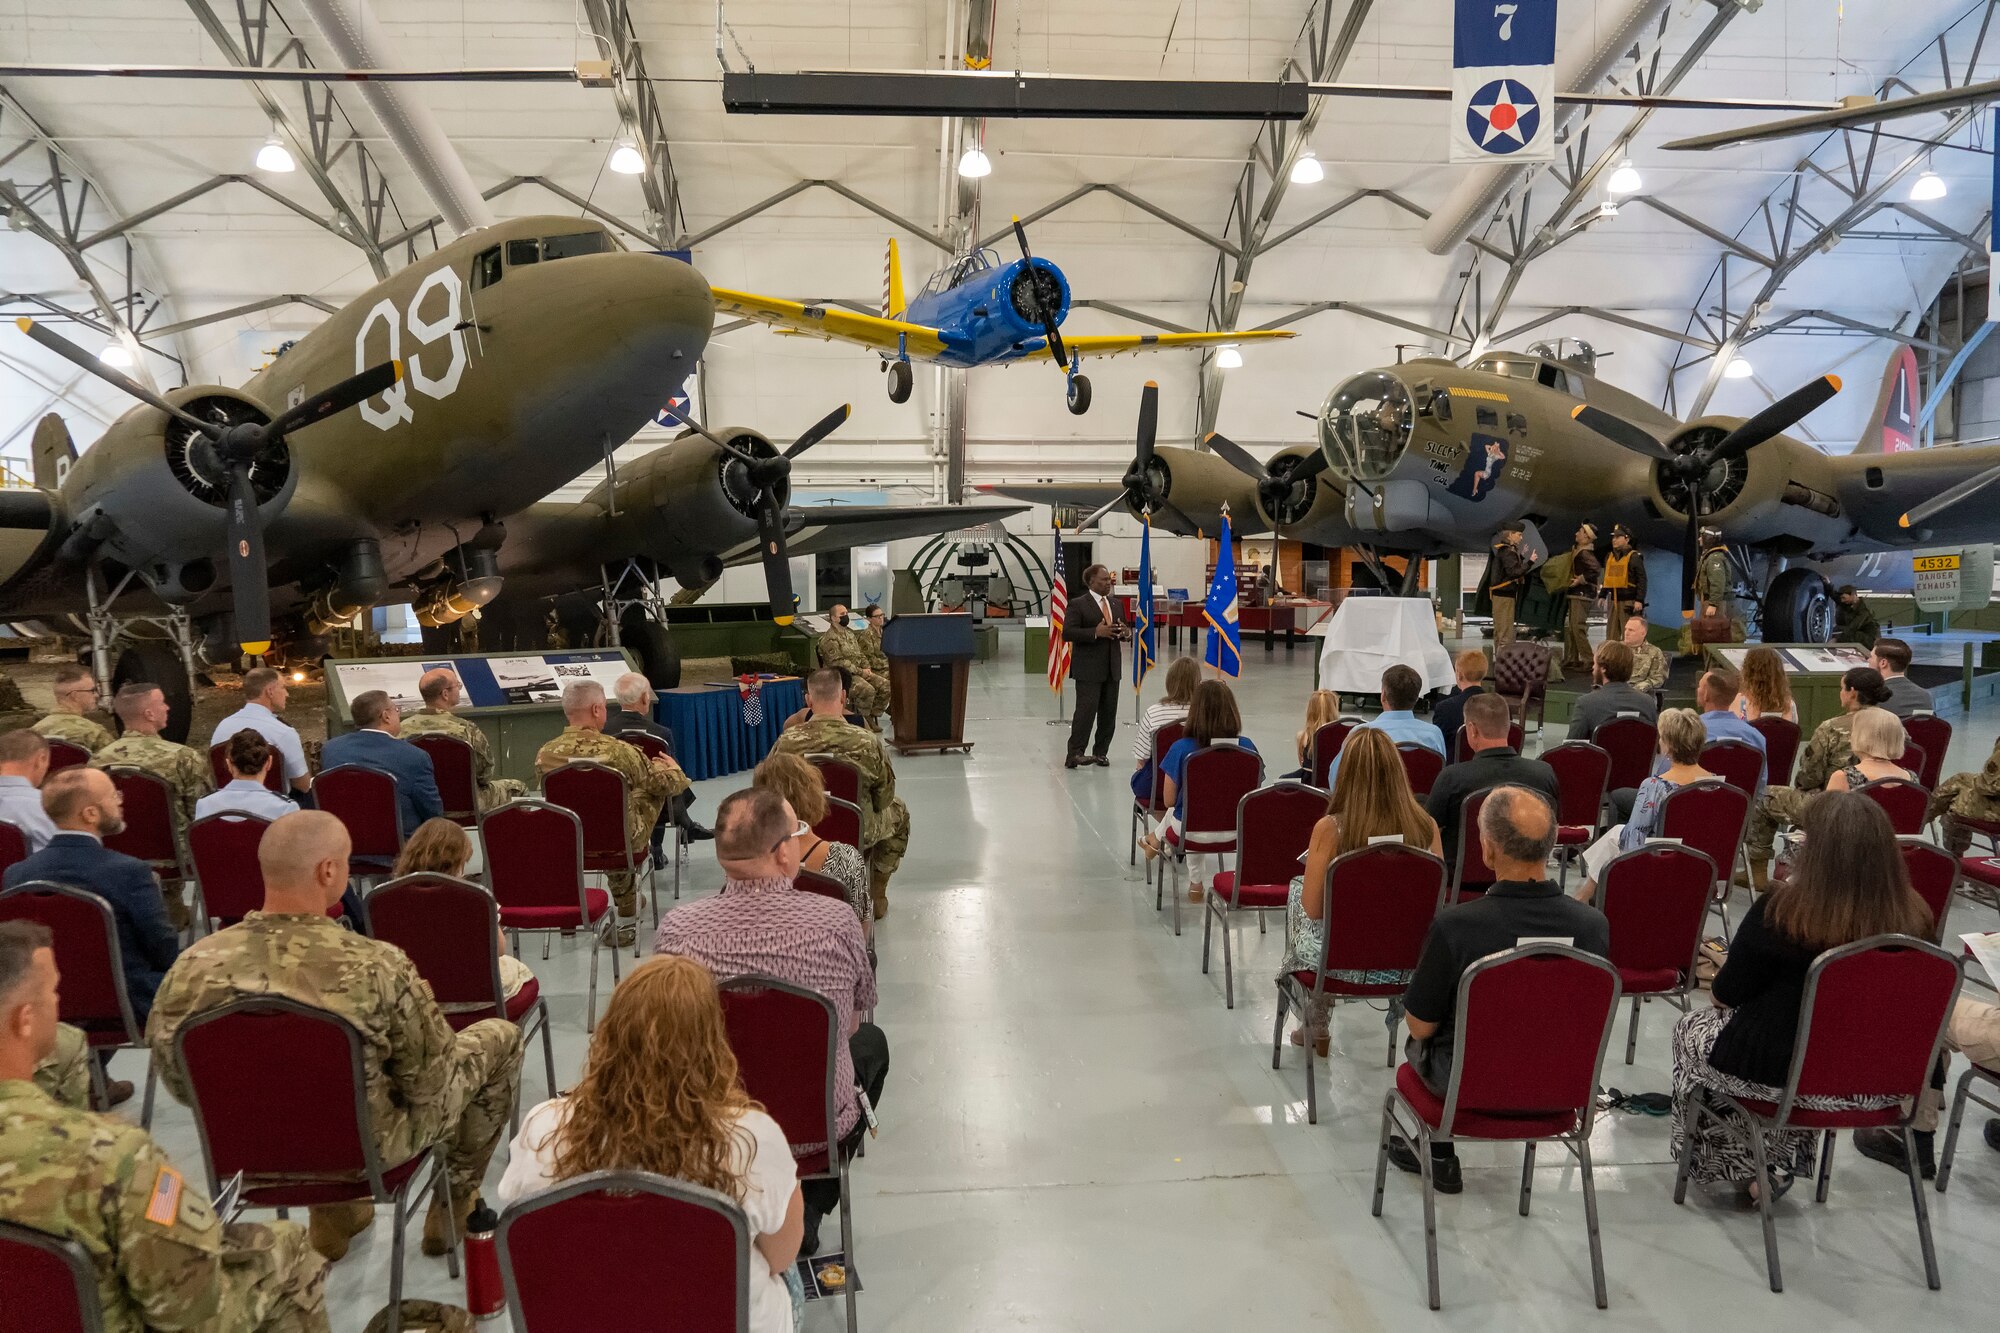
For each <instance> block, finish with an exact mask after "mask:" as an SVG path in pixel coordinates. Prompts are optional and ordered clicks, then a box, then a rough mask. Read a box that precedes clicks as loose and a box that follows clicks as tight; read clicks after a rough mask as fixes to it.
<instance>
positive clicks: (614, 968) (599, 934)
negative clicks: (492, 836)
mask: <svg viewBox="0 0 2000 1333" xmlns="http://www.w3.org/2000/svg"><path fill="white" fill-rule="evenodd" d="M520 809H530V810H549V811H553V812H555V813H557V814H560V815H562V816H563V817H564V818H565V819H567V820H568V821H569V823H570V826H571V827H572V828H574V829H575V830H576V840H575V842H574V843H573V844H572V845H573V846H574V847H575V848H576V914H577V924H576V925H574V926H508V927H507V928H506V929H507V936H508V938H509V939H510V940H511V941H512V942H513V945H514V954H515V956H516V957H519V956H520V953H521V932H522V931H527V932H528V933H530V934H538V935H540V936H542V958H543V959H544V960H546V959H547V958H548V956H549V941H550V938H551V937H552V936H555V935H560V934H562V933H564V932H565V931H571V930H576V931H588V932H590V989H589V992H588V994H587V995H586V996H585V998H584V1013H585V1015H586V1017H585V1019H584V1025H583V1030H584V1031H585V1032H586V1033H589V1032H595V1031H596V1030H597V953H598V950H600V949H601V948H603V947H604V945H605V944H606V943H607V942H608V941H611V940H615V939H616V937H617V930H618V907H617V904H615V903H613V904H609V905H607V906H606V907H605V909H604V916H603V917H602V918H601V919H600V920H599V922H598V924H596V925H595V926H593V925H592V924H591V923H590V890H589V886H588V885H587V884H586V883H585V881H584V877H583V821H582V820H581V819H578V818H577V814H576V811H574V810H572V809H570V808H569V807H568V806H563V805H556V804H555V803H554V802H552V801H537V800H531V799H529V798H526V797H523V798H522V799H520V800H517V801H509V802H507V804H505V805H503V806H500V807H498V808H497V809H493V810H488V811H487V812H486V813H485V814H483V815H481V816H480V817H479V843H480V845H481V846H482V847H485V848H488V849H491V847H492V846H493V844H492V843H491V842H490V841H488V840H487V837H486V823H487V821H488V820H490V819H493V818H495V817H497V816H499V815H501V814H502V813H503V812H505V811H509V810H520ZM486 891H487V892H488V893H491V894H492V895H493V901H494V903H495V904H496V907H499V908H504V906H505V904H502V903H501V902H500V895H499V893H498V891H496V890H495V889H494V887H493V860H492V856H491V853H490V850H489V853H488V857H487V861H486ZM618 954H619V949H618V946H617V945H616V944H615V943H614V944H612V946H611V984H612V985H613V986H616V985H617V984H618V981H619V975H618ZM494 967H495V968H496V969H497V968H498V967H499V964H498V963H497V962H496V963H495V964H494Z"/></svg>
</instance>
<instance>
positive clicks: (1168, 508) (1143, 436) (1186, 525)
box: [1077, 380, 1201, 537]
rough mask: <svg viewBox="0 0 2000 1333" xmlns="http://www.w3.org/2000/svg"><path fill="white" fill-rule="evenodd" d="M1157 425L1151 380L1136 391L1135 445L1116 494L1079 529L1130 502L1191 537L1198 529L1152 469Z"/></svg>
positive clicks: (1157, 398) (1156, 394)
mask: <svg viewBox="0 0 2000 1333" xmlns="http://www.w3.org/2000/svg"><path fill="white" fill-rule="evenodd" d="M1159 425H1160V386H1159V385H1158V384H1157V383H1155V382H1154V381H1152V380H1147V381H1146V387H1145V388H1144V389H1142V390H1140V392H1139V429H1138V437H1137V438H1138V449H1137V451H1136V452H1135V453H1134V454H1133V456H1132V466H1131V467H1129V468H1127V469H1126V470H1125V475H1124V477H1122V478H1121V479H1120V480H1119V491H1118V494H1116V495H1114V496H1112V497H1111V498H1110V499H1109V500H1106V501H1105V502H1104V504H1103V505H1102V506H1101V507H1100V508H1099V509H1098V510H1097V512H1096V513H1094V514H1092V515H1091V516H1090V517H1089V518H1086V519H1085V520H1083V522H1081V523H1079V524H1077V527H1078V528H1079V529H1082V528H1090V527H1095V526H1096V525H1097V522H1098V520H1099V519H1101V518H1103V517H1104V516H1105V515H1106V514H1108V513H1110V512H1111V511H1112V510H1113V509H1116V508H1117V507H1118V506H1119V505H1121V504H1122V505H1129V506H1131V508H1132V509H1133V510H1134V511H1135V512H1138V513H1142V514H1143V513H1146V512H1148V511H1151V513H1152V514H1153V515H1154V516H1155V517H1161V518H1166V519H1168V520H1170V523H1169V524H1168V526H1169V527H1170V529H1171V530H1172V531H1176V532H1179V533H1180V534H1181V535H1182V536H1187V537H1192V536H1193V535H1194V534H1195V533H1197V532H1199V531H1201V529H1200V527H1199V526H1197V525H1196V523H1195V521H1194V520H1193V519H1191V518H1189V517H1188V516H1187V515H1186V514H1185V513H1184V512H1182V510H1181V509H1180V507H1179V506H1178V505H1176V504H1175V503H1174V502H1173V501H1172V500H1169V499H1168V498H1167V496H1166V493H1165V492H1164V491H1163V490H1162V489H1161V487H1160V485H1159V478H1158V476H1157V475H1156V474H1155V473H1154V472H1153V466H1152V464H1153V444H1154V440H1155V438H1156V437H1157V435H1158V433H1159Z"/></svg>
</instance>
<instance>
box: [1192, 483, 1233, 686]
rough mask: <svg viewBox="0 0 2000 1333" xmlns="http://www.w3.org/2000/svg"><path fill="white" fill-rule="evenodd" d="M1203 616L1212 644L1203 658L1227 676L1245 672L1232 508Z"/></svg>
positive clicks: (1225, 513)
mask: <svg viewBox="0 0 2000 1333" xmlns="http://www.w3.org/2000/svg"><path fill="white" fill-rule="evenodd" d="M1201 614H1202V618H1203V619H1204V620H1206V621H1207V622H1208V647H1207V648H1205V649H1204V650H1203V651H1202V659H1201V660H1202V661H1204V662H1206V663H1208V664H1209V665H1210V666H1212V667H1214V668H1215V669H1216V670H1217V671H1220V672H1221V673H1222V674H1223V675H1225V676H1231V677H1234V676H1241V675H1242V674H1243V631H1242V630H1241V629H1240V628H1239V627H1238V626H1237V623H1236V549H1235V547H1234V545H1233V544H1232V543H1231V542H1230V540H1229V511H1228V510H1227V509H1224V510H1223V511H1222V546H1221V547H1220V549H1219V550H1218V551H1217V552H1216V556H1215V577H1214V578H1212V579H1210V580H1209V583H1208V600H1207V601H1206V602H1204V603H1202V607H1201Z"/></svg>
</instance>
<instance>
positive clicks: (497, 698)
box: [467, 648, 631, 704]
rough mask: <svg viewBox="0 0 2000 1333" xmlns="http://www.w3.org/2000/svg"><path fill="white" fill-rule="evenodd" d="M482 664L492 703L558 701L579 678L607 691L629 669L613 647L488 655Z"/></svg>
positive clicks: (621, 655) (469, 677)
mask: <svg viewBox="0 0 2000 1333" xmlns="http://www.w3.org/2000/svg"><path fill="white" fill-rule="evenodd" d="M485 666H486V669H487V670H488V671H489V672H491V673H492V685H491V689H492V691H493V694H494V697H493V698H492V702H493V703H495V704H530V703H559V702H561V700H562V693H563V690H564V688H565V687H567V686H569V685H570V684H572V683H574V682H576V681H579V680H594V681H596V682H597V683H598V684H599V685H602V686H603V687H604V692H605V694H606V695H609V694H611V692H612V689H613V687H614V686H615V685H616V684H617V683H618V678H619V677H620V676H622V675H624V674H625V673H626V672H627V671H629V670H631V668H630V667H628V666H626V665H625V657H624V655H623V654H622V653H620V652H619V651H618V650H617V649H616V648H607V649H601V650H599V651H597V652H586V653H536V654H534V655H532V656H528V655H523V656H520V657H489V658H487V659H486V660H485ZM471 676H472V673H470V672H468V673H467V687H468V689H471V688H472V681H471ZM474 692H475V693H480V692H481V691H477V690H475V691H474Z"/></svg>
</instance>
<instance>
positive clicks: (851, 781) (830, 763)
mask: <svg viewBox="0 0 2000 1333" xmlns="http://www.w3.org/2000/svg"><path fill="white" fill-rule="evenodd" d="M806 762H807V763H809V764H811V765H812V766H813V767H814V768H816V769H818V770H819V780H820V782H821V783H822V784H824V785H825V787H826V794H827V795H828V796H831V797H833V798H835V799H836V800H841V801H846V802H847V803H848V804H849V805H856V806H858V805H860V804H861V770H860V769H858V768H856V767H855V766H854V765H853V764H850V763H848V762H847V761H846V760H845V759H842V758H841V757H840V756H839V755H836V754H809V755H807V756H806Z"/></svg>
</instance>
